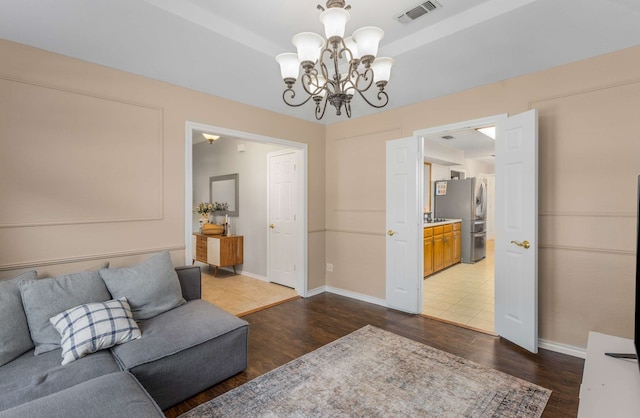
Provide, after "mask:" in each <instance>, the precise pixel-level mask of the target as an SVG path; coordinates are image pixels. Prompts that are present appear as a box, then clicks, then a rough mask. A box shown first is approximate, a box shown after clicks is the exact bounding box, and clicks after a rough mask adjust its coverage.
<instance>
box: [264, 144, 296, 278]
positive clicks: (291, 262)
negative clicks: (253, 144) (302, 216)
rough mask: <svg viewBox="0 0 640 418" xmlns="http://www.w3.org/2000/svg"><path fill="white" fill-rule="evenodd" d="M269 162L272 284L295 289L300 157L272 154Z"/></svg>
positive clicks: (278, 153) (269, 155)
mask: <svg viewBox="0 0 640 418" xmlns="http://www.w3.org/2000/svg"><path fill="white" fill-rule="evenodd" d="M267 160H268V174H267V177H268V184H269V187H268V194H269V197H268V200H269V215H268V216H269V243H268V251H267V252H268V254H269V255H268V272H269V273H268V274H269V277H268V278H269V281H271V282H273V283H278V284H281V285H284V286H288V287H291V288H294V289H295V287H296V263H295V260H296V239H297V238H296V237H297V235H298V234H297V230H296V228H298V222H297V216H296V213H297V201H298V200H297V196H296V194H297V191H298V186H297V173H296V170H297V167H296V160H297V155H296V151H295V150H288V151H282V152H273V153H269V154H268V155H267Z"/></svg>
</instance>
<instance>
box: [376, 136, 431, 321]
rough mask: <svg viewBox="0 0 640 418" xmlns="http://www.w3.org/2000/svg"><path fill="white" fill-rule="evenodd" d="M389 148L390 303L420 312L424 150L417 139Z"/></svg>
mask: <svg viewBox="0 0 640 418" xmlns="http://www.w3.org/2000/svg"><path fill="white" fill-rule="evenodd" d="M386 146H387V150H386V152H387V154H386V155H387V156H386V159H387V162H386V230H385V240H386V303H387V305H388V306H389V307H391V308H394V309H398V310H401V311H405V312H409V313H420V311H421V307H422V288H421V285H422V280H421V278H422V271H423V261H424V260H423V258H422V257H423V248H422V247H423V234H424V232H423V230H424V229H423V224H422V222H423V219H422V202H423V185H422V175H423V172H422V170H423V167H424V164H423V156H422V155H423V148H424V147H423V145H422V139H418V138H416V137H411V138H402V139H396V140H393V141H387V144H386Z"/></svg>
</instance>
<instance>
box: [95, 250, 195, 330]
mask: <svg viewBox="0 0 640 418" xmlns="http://www.w3.org/2000/svg"><path fill="white" fill-rule="evenodd" d="M100 275H101V276H102V279H103V280H104V282H105V284H106V285H107V288H108V289H109V292H111V294H112V295H113V298H114V299H120V298H123V297H124V298H127V301H128V302H129V305H131V311H132V312H133V319H135V320H136V321H139V320H142V319H149V318H153V317H154V316H156V315H159V314H161V313H163V312H166V311H168V310H171V309H173V308H177V307H178V306H180V305H183V304H185V303H186V301H185V300H184V298H183V297H182V288H181V287H180V281H179V280H178V274H177V273H176V271H175V269H174V267H173V264H172V263H171V257H170V255H169V253H168V252H166V251H165V252H162V253H160V254H157V255H154V256H153V257H151V258H149V259H148V260H146V261H143V262H142V263H140V264H137V265H135V266H132V267H121V268H113V269H102V270H100Z"/></svg>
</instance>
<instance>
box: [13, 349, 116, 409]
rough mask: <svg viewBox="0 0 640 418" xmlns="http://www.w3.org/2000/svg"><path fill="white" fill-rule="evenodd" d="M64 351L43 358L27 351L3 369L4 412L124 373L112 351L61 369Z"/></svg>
mask: <svg viewBox="0 0 640 418" xmlns="http://www.w3.org/2000/svg"><path fill="white" fill-rule="evenodd" d="M60 352H61V350H60V349H58V350H54V351H49V352H47V353H44V354H41V355H39V356H34V355H33V350H31V351H27V352H26V353H24V354H23V355H21V356H19V357H18V358H16V359H15V360H13V361H12V362H10V363H7V364H5V365H4V366H2V367H0V410H4V409H7V408H11V407H14V406H16V405H20V404H22V403H25V402H29V401H32V400H34V399H38V398H41V397H43V396H46V395H49V394H51V393H56V392H59V391H61V390H63V389H66V388H68V387H71V386H74V385H77V384H78V383H82V382H86V381H87V380H90V379H93V378H95V377H98V376H102V375H105V374H109V373H115V372H118V371H120V368H119V367H118V364H117V363H116V361H115V359H114V358H113V356H112V355H111V353H110V352H109V351H100V352H98V353H95V354H91V355H90V356H87V357H84V358H82V359H80V360H78V361H74V362H73V363H70V364H67V365H66V366H61V365H60Z"/></svg>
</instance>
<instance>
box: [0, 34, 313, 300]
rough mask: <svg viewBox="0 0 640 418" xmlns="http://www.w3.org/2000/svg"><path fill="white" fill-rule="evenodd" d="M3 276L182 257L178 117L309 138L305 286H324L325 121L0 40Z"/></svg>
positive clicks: (180, 259)
mask: <svg viewBox="0 0 640 418" xmlns="http://www.w3.org/2000/svg"><path fill="white" fill-rule="evenodd" d="M0 56H2V57H3V58H2V60H0V150H1V151H0V196H2V204H1V205H0V206H1V208H0V247H1V250H0V277H8V276H12V275H13V274H15V273H16V272H19V271H23V270H26V269H31V268H34V267H35V268H36V269H37V270H38V273H39V276H44V275H55V274H61V273H64V272H74V271H77V270H79V269H84V268H89V267H92V266H94V265H97V264H99V262H100V261H103V260H109V261H111V263H112V265H116V266H117V265H126V264H131V263H134V262H137V261H140V260H142V259H144V258H146V257H147V254H149V253H153V252H156V251H160V250H169V251H171V254H172V258H173V261H174V263H175V264H183V263H184V158H185V157H184V148H185V122H187V121H192V122H200V123H204V124H209V125H214V126H220V127H225V128H229V129H235V130H238V131H242V132H249V133H254V134H260V135H265V136H270V137H274V138H281V139H286V140H291V141H297V142H302V143H306V144H308V157H309V162H308V172H309V190H308V196H309V216H308V218H309V231H310V232H309V288H310V289H313V288H315V287H319V286H323V285H324V246H325V243H324V218H325V215H324V204H323V199H324V194H325V186H324V183H325V174H324V171H325V161H324V157H325V152H324V136H325V128H324V127H323V126H322V125H319V124H314V123H309V122H305V121H302V120H299V119H294V118H290V117H286V116H283V115H279V114H276V113H273V112H269V111H265V110H262V109H257V108H254V107H250V106H246V105H242V104H239V103H236V102H232V101H228V100H224V99H221V98H218V97H214V96H211V95H206V94H202V93H198V92H195V91H191V90H188V89H184V88H180V87H176V86H173V85H170V84H166V83H162V82H158V81H155V80H151V79H148V78H144V77H139V76H136V75H133V74H128V73H124V72H121V71H116V70H113V69H110V68H106V67H102V66H98V65H94V64H90V63H87V62H83V61H80V60H76V59H71V58H68V57H65V56H62V55H58V54H53V53H49V52H45V51H42V50H38V49H34V48H30V47H27V46H24V45H19V44H16V43H12V42H8V41H5V40H0Z"/></svg>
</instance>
